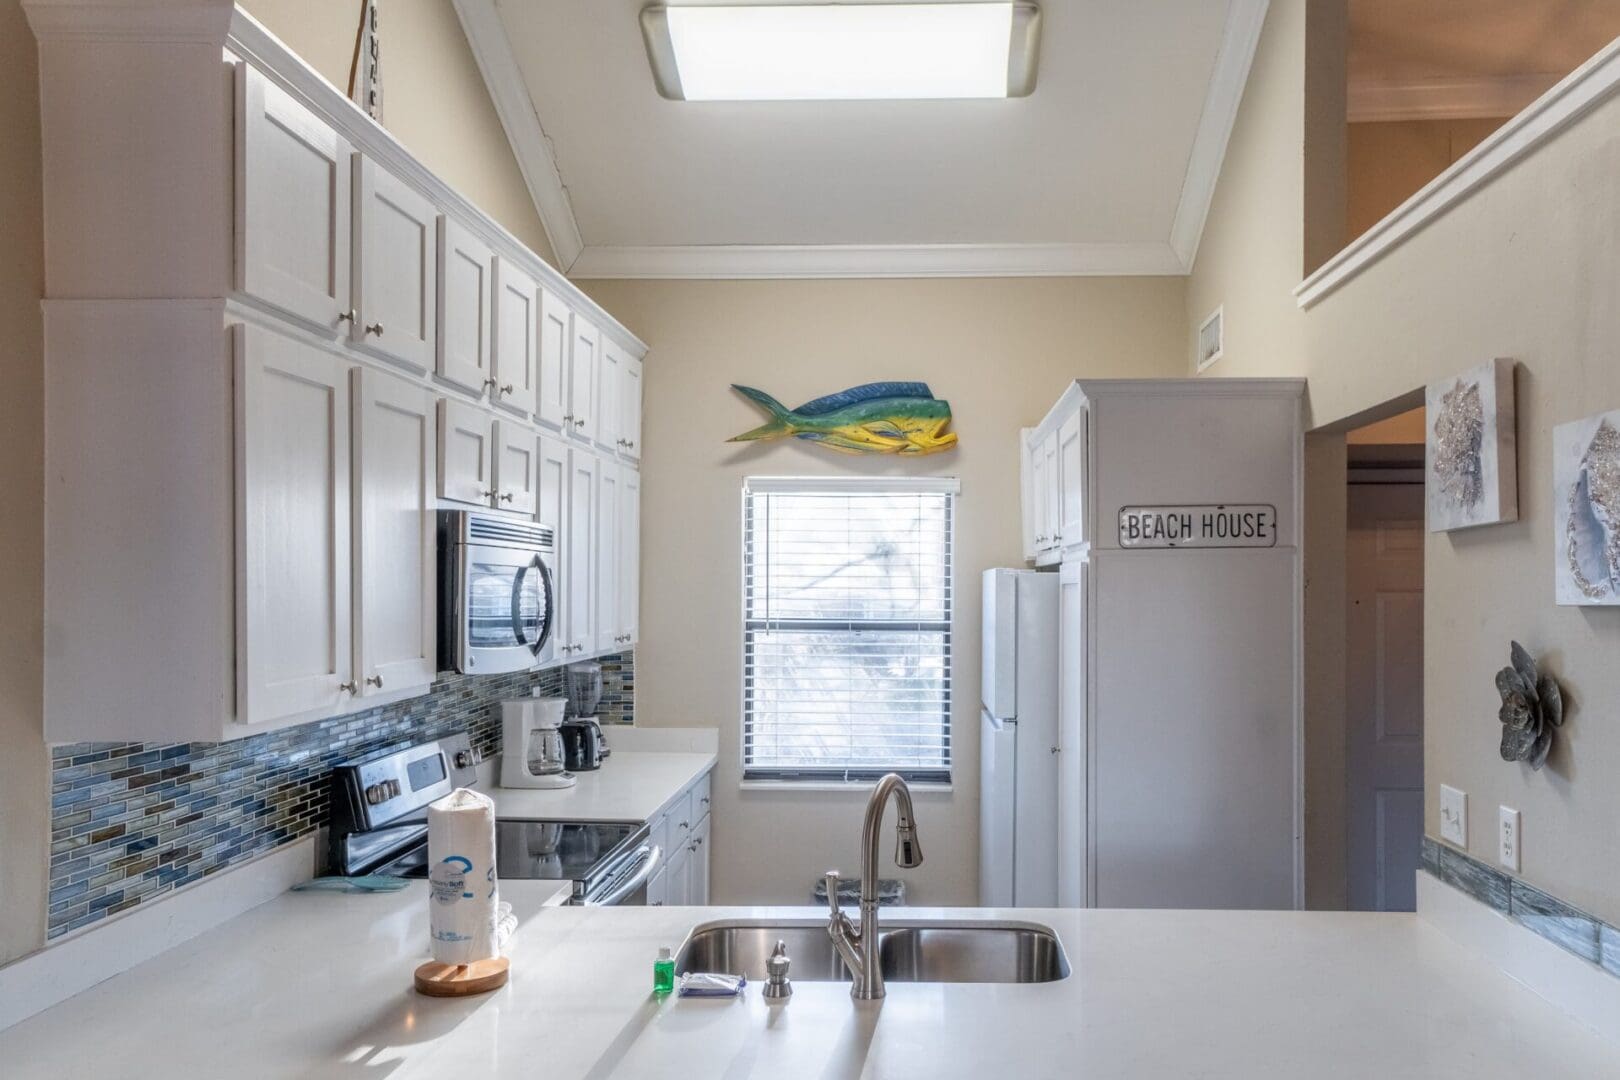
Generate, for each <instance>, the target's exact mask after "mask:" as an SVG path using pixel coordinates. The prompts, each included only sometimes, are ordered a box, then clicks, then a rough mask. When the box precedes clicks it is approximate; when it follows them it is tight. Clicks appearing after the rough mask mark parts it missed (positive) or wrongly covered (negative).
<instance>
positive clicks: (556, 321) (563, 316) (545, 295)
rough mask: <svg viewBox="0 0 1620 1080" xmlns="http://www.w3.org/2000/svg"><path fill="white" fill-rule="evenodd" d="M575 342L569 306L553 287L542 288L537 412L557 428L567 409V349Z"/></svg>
mask: <svg viewBox="0 0 1620 1080" xmlns="http://www.w3.org/2000/svg"><path fill="white" fill-rule="evenodd" d="M573 343H574V328H573V315H572V313H571V312H570V311H569V310H568V305H567V304H566V303H565V302H564V301H563V299H562V297H560V296H558V295H557V294H556V293H554V292H552V291H551V290H550V289H542V290H540V394H539V397H540V403H539V405H538V406H537V407H536V408H535V411H534V415H535V418H536V419H537V420H539V421H540V422H541V423H542V424H544V425H546V426H547V427H549V428H553V429H555V430H557V431H561V430H562V426H563V417H564V415H566V414H567V412H568V352H569V349H570V348H571V347H572V345H573Z"/></svg>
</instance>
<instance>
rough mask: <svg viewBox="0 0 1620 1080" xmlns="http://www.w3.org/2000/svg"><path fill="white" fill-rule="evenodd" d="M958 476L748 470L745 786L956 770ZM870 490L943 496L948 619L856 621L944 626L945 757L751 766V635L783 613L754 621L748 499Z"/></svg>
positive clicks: (926, 778)
mask: <svg viewBox="0 0 1620 1080" xmlns="http://www.w3.org/2000/svg"><path fill="white" fill-rule="evenodd" d="M961 491H962V488H961V483H960V482H959V481H958V480H957V479H956V478H955V477H950V476H895V477H891V476H745V477H743V483H742V489H741V492H740V494H739V498H738V538H739V541H740V543H741V551H740V556H741V557H740V558H739V559H738V560H737V568H738V594H739V604H738V607H739V612H738V615H739V629H740V630H741V636H742V641H741V649H740V657H741V661H742V667H741V671H740V673H739V678H738V684H739V685H738V733H739V738H738V740H737V742H738V746H737V763H738V766H739V768H740V770H741V772H740V775H741V779H742V786H744V787H778V786H796V787H798V788H800V789H814V788H818V787H819V788H846V787H864V786H866V785H868V784H870V783H872V782H873V781H875V780H878V779H880V778H881V777H883V776H884V775H886V774H888V773H891V772H896V773H899V774H900V776H901V777H902V778H903V779H905V781H906V782H907V783H908V784H912V785H914V786H920V787H932V788H938V789H948V788H950V786H951V785H952V783H953V781H954V777H955V769H956V755H955V753H954V752H953V735H954V730H953V729H954V726H955V725H954V723H953V717H952V715H951V714H952V712H953V710H954V706H955V689H956V653H955V637H956V520H957V500H958V498H959V497H960V495H961ZM844 492H851V493H872V494H897V495H917V494H922V495H943V496H945V497H946V504H945V546H946V556H947V558H946V561H945V574H946V577H945V583H946V587H945V618H944V619H943V620H927V621H919V620H916V619H911V620H871V621H870V622H869V623H868V622H867V621H864V620H861V621H854V624H855V625H858V626H859V628H860V629H861V630H872V631H875V632H883V631H892V630H902V631H911V630H922V631H931V632H935V633H940V634H942V635H943V639H944V647H943V653H944V660H945V684H946V692H945V701H944V707H943V708H942V710H941V715H940V726H941V731H942V739H941V743H942V746H943V749H944V754H945V764H944V766H943V767H942V768H870V767H861V768H851V767H850V766H849V765H847V764H846V765H844V766H842V767H827V768H815V769H794V768H780V767H770V766H758V765H750V764H749V761H748V752H749V751H748V748H749V733H750V727H751V723H752V721H751V716H752V712H751V709H750V699H751V696H752V690H751V688H750V685H749V680H748V672H749V669H750V664H751V663H752V659H753V648H754V646H753V641H752V635H753V634H754V633H756V632H758V631H759V630H762V629H765V627H763V626H754V625H751V624H752V623H758V622H769V623H771V624H774V625H777V626H779V625H780V624H781V623H782V622H783V621H784V620H779V619H773V620H755V619H750V618H749V610H748V597H749V590H748V586H749V569H750V561H749V560H750V552H749V548H748V527H749V518H748V515H749V506H748V500H749V497H750V496H751V495H813V494H816V493H829V494H836V493H844ZM788 621H791V622H792V623H793V626H794V628H795V629H805V630H817V629H822V630H845V629H849V628H850V627H851V625H852V620H848V619H840V620H809V619H806V620H788Z"/></svg>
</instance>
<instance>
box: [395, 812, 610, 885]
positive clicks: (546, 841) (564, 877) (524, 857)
mask: <svg viewBox="0 0 1620 1080" xmlns="http://www.w3.org/2000/svg"><path fill="white" fill-rule="evenodd" d="M639 828H640V827H639V826H637V825H624V824H611V823H610V824H579V823H564V822H556V821H497V822H496V823H495V874H496V876H497V877H503V878H511V879H540V880H548V881H584V880H587V879H588V878H590V877H591V872H592V871H593V870H594V869H595V868H596V867H597V866H599V865H600V864H601V863H603V862H604V861H605V860H606V859H607V858H608V856H610V855H613V854H616V853H617V851H618V849H619V848H621V847H623V846H624V845H625V844H627V843H629V841H630V839H631V838H632V837H633V836H635V834H636V832H637V831H638V830H639ZM427 854H428V852H427V841H426V840H423V842H422V843H421V844H420V845H418V846H417V847H415V848H413V849H411V850H410V851H407V852H406V853H404V854H403V855H401V856H400V857H399V858H397V859H395V860H394V861H393V862H391V863H389V864H388V865H386V866H383V867H380V868H379V869H378V870H377V871H376V873H379V874H386V875H389V876H393V877H409V878H420V877H427Z"/></svg>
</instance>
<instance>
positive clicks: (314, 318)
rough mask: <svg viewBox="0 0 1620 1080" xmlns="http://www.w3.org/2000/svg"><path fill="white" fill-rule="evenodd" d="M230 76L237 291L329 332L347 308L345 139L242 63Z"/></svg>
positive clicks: (347, 156)
mask: <svg viewBox="0 0 1620 1080" xmlns="http://www.w3.org/2000/svg"><path fill="white" fill-rule="evenodd" d="M235 76H236V287H237V288H238V289H240V290H241V291H242V292H245V293H248V294H249V295H251V296H254V297H257V298H258V299H260V300H262V301H264V302H265V303H267V304H272V305H274V306H275V307H277V308H280V309H281V310H282V311H284V312H286V313H287V314H289V315H292V316H295V317H297V318H298V319H300V320H302V321H303V322H305V323H308V324H309V325H311V326H313V327H316V328H318V329H320V330H321V331H323V332H325V333H328V334H335V333H336V332H337V329H338V328H339V326H341V325H342V322H343V317H344V316H345V315H347V314H348V312H349V270H350V266H349V244H350V226H349V220H350V219H349V213H350V205H349V184H350V176H351V172H350V164H349V159H350V156H351V151H350V147H349V143H348V140H346V139H344V138H343V136H341V135H339V134H338V133H337V132H335V131H333V130H332V129H331V128H329V127H327V126H326V125H325V124H324V123H322V122H321V121H320V120H319V119H318V118H317V117H316V116H315V114H314V113H312V112H310V111H309V110H308V109H306V108H305V107H304V106H302V105H300V104H299V103H298V102H296V101H294V100H293V99H292V97H291V96H290V95H288V94H287V92H286V91H284V90H282V89H281V88H280V87H279V86H276V85H275V84H274V83H272V82H271V81H270V80H269V79H267V78H265V76H264V75H262V74H260V73H259V72H258V71H255V70H254V69H253V68H251V67H249V66H248V65H246V64H238V65H236V72H235ZM111 167H116V166H115V165H114V166H111Z"/></svg>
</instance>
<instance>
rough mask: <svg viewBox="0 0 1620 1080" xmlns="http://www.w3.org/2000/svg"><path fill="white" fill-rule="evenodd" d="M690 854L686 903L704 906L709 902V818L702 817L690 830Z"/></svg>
mask: <svg viewBox="0 0 1620 1080" xmlns="http://www.w3.org/2000/svg"><path fill="white" fill-rule="evenodd" d="M691 848H692V853H691V855H689V856H688V857H687V881H686V902H687V903H688V904H692V905H694V906H700V907H701V906H704V905H707V904H708V902H709V818H708V815H704V818H703V820H702V821H700V822H698V825H697V828H695V829H693V830H692V845H691Z"/></svg>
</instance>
